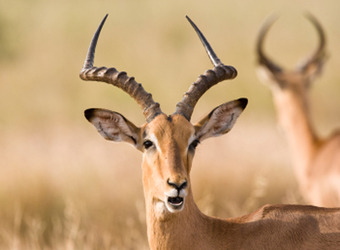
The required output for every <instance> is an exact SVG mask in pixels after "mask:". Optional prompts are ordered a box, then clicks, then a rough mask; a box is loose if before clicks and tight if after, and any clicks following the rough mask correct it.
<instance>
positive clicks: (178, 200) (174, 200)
mask: <svg viewBox="0 0 340 250" xmlns="http://www.w3.org/2000/svg"><path fill="white" fill-rule="evenodd" d="M183 202H184V199H183V198H182V197H179V196H177V197H169V198H168V203H169V204H170V205H171V206H174V207H179V206H182V204H183Z"/></svg>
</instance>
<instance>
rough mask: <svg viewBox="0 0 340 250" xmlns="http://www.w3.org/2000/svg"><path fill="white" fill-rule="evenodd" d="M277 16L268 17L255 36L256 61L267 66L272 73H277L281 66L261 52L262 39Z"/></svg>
mask: <svg viewBox="0 0 340 250" xmlns="http://www.w3.org/2000/svg"><path fill="white" fill-rule="evenodd" d="M276 19H277V17H276V16H273V17H271V18H269V19H268V20H267V21H266V22H265V23H264V24H263V25H262V27H261V29H260V32H259V36H258V38H257V43H256V52H257V56H258V63H259V64H260V65H264V66H265V67H266V68H268V69H269V70H270V71H271V72H273V73H278V72H281V71H282V68H281V67H280V66H279V65H278V64H276V63H274V62H273V61H272V60H271V59H269V58H268V57H267V56H266V54H265V53H264V52H263V41H264V38H265V37H266V35H267V32H268V30H269V28H270V27H271V26H272V25H273V23H274V22H275V21H276Z"/></svg>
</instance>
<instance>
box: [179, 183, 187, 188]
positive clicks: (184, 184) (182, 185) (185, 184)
mask: <svg viewBox="0 0 340 250" xmlns="http://www.w3.org/2000/svg"><path fill="white" fill-rule="evenodd" d="M187 185H188V182H187V181H184V182H183V183H182V184H181V185H180V186H179V188H178V189H184V188H186V187H187Z"/></svg>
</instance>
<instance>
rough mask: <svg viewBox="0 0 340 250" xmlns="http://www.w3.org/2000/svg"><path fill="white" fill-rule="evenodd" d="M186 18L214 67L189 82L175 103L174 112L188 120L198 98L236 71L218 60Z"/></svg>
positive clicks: (196, 28)
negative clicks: (187, 87)
mask: <svg viewBox="0 0 340 250" xmlns="http://www.w3.org/2000/svg"><path fill="white" fill-rule="evenodd" d="M186 18H187V19H188V21H189V23H190V24H191V25H192V27H193V28H194V30H195V31H196V33H197V35H198V37H199V38H200V40H201V42H202V44H203V46H204V48H205V50H206V52H207V54H208V56H209V58H210V60H211V62H212V64H213V65H214V66H215V67H214V69H212V70H207V71H206V72H205V73H204V74H203V75H200V76H199V77H198V79H197V80H196V81H195V82H194V83H192V84H191V86H190V88H189V90H188V91H187V92H186V93H185V94H184V96H183V99H182V100H181V101H180V102H179V103H177V105H176V111H175V114H181V115H183V116H184V117H185V118H186V119H187V120H188V121H190V119H191V115H192V113H193V111H194V108H195V105H196V103H197V102H198V100H199V98H200V97H201V96H202V95H203V94H204V93H205V92H206V91H207V90H208V89H209V88H211V87H212V86H214V85H215V84H217V83H219V82H221V81H224V80H227V79H233V78H235V77H236V76H237V71H236V69H235V68H234V67H232V66H226V65H224V64H223V63H222V62H221V61H220V59H219V58H218V57H217V56H216V54H215V52H214V50H213V49H212V48H211V46H210V44H209V43H208V41H207V40H206V38H205V37H204V35H203V34H202V32H201V31H200V30H199V29H198V27H197V26H196V25H195V23H194V22H193V21H192V20H191V19H190V18H189V17H188V16H186Z"/></svg>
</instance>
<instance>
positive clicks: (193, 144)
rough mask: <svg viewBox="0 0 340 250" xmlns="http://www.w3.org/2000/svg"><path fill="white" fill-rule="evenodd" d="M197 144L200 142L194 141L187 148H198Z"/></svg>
mask: <svg viewBox="0 0 340 250" xmlns="http://www.w3.org/2000/svg"><path fill="white" fill-rule="evenodd" d="M199 143H200V141H199V140H197V139H196V140H194V141H193V142H192V143H191V144H190V146H189V148H190V149H195V148H196V147H197V146H198V144H199Z"/></svg>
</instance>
